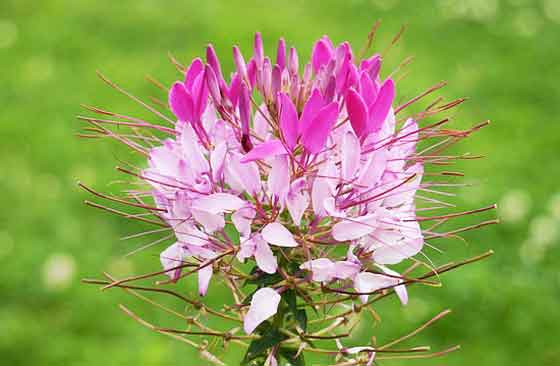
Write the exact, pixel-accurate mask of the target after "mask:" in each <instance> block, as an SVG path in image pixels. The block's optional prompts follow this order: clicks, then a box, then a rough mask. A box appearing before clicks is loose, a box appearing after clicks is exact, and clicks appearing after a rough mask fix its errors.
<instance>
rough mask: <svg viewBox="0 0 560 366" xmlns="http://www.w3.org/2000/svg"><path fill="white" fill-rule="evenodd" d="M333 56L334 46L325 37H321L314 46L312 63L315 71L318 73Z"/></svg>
mask: <svg viewBox="0 0 560 366" xmlns="http://www.w3.org/2000/svg"><path fill="white" fill-rule="evenodd" d="M332 57H333V50H332V46H330V44H329V43H328V41H327V40H325V39H320V40H319V41H317V43H315V46H314V47H313V53H312V54H311V64H312V65H313V72H315V73H317V72H318V71H319V69H320V68H321V66H323V65H326V64H327V63H328V62H329V61H330V60H331V59H332Z"/></svg>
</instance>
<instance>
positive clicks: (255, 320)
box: [243, 287, 281, 334]
mask: <svg viewBox="0 0 560 366" xmlns="http://www.w3.org/2000/svg"><path fill="white" fill-rule="evenodd" d="M280 300H281V297H280V295H279V294H278V293H277V292H276V291H274V290H273V289H271V288H268V287H264V288H261V289H260V290H258V291H257V292H255V293H254V294H253V298H252V299H251V306H250V307H249V311H248V312H247V315H245V319H243V329H244V330H245V333H247V334H251V333H253V331H254V330H255V329H256V328H257V327H258V326H259V324H261V323H262V322H264V321H265V320H266V319H268V318H270V317H271V316H273V315H274V314H276V312H277V311H278V304H280Z"/></svg>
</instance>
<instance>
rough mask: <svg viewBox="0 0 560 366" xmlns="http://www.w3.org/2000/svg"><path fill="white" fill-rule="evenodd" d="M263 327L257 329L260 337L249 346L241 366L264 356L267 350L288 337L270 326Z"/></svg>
mask: <svg viewBox="0 0 560 366" xmlns="http://www.w3.org/2000/svg"><path fill="white" fill-rule="evenodd" d="M263 325H264V326H263V327H262V328H261V327H259V331H260V332H261V333H262V337H261V338H259V339H255V340H254V341H252V342H251V344H249V349H248V350H247V353H246V354H245V357H244V358H243V361H242V364H243V365H247V364H248V363H249V362H250V361H252V360H254V359H256V358H258V357H261V356H266V351H267V350H268V349H269V348H272V347H274V346H276V345H277V344H278V343H280V342H282V341H283V340H286V339H287V338H288V337H287V336H286V335H284V334H282V333H280V331H279V330H278V329H276V328H272V327H271V326H270V324H268V323H264V324H263Z"/></svg>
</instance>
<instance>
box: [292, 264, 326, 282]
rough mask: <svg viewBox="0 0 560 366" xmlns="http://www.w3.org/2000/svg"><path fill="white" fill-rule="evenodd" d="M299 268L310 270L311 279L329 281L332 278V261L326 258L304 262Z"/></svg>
mask: <svg viewBox="0 0 560 366" xmlns="http://www.w3.org/2000/svg"><path fill="white" fill-rule="evenodd" d="M299 268H301V269H306V270H308V271H310V272H311V279H312V280H313V281H317V282H329V281H331V280H332V279H333V278H334V273H333V271H334V263H333V262H332V261H331V260H330V259H328V258H318V259H313V260H310V261H307V262H304V263H302V264H301V266H300V267H299Z"/></svg>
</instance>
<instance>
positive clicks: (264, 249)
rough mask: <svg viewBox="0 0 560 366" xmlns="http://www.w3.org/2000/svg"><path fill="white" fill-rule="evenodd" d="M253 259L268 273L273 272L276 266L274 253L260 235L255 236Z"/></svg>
mask: <svg viewBox="0 0 560 366" xmlns="http://www.w3.org/2000/svg"><path fill="white" fill-rule="evenodd" d="M255 261H256V262H257V266H259V268H260V269H261V270H262V271H263V272H266V273H269V274H272V273H275V272H276V269H277V268H278V263H277V262H276V257H275V256H274V253H272V250H271V249H270V247H269V246H268V244H267V243H266V241H264V240H263V238H262V237H261V236H260V235H257V236H256V238H255Z"/></svg>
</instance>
